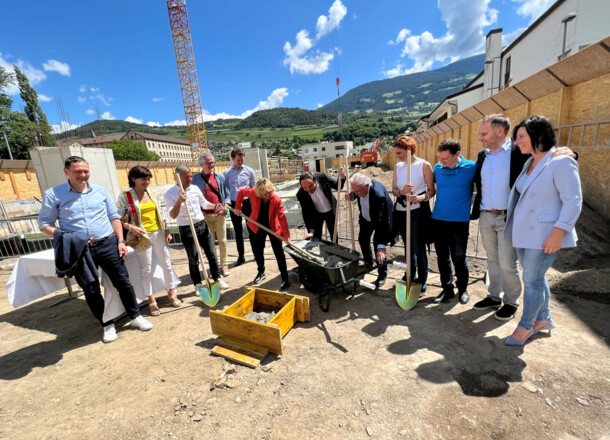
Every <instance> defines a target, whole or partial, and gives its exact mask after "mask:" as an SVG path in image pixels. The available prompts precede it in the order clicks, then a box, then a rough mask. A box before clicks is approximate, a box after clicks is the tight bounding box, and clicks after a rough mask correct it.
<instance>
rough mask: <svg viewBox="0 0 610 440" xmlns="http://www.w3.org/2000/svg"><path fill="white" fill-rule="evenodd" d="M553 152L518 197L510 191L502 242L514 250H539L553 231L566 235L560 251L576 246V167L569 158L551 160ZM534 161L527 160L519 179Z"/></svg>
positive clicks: (578, 206)
mask: <svg viewBox="0 0 610 440" xmlns="http://www.w3.org/2000/svg"><path fill="white" fill-rule="evenodd" d="M555 151H556V148H555V147H553V148H551V149H550V150H549V151H548V152H547V154H546V155H545V156H544V157H543V158H542V160H541V161H540V162H539V163H538V165H537V166H536V168H534V170H533V171H532V173H531V174H530V175H529V176H527V180H526V182H525V185H524V187H523V192H522V193H521V194H519V192H518V191H517V189H516V188H517V185H513V188H512V189H511V191H510V196H509V198H508V214H507V217H506V227H505V228H504V238H505V239H506V240H510V239H512V241H513V246H514V247H516V248H526V249H541V248H542V244H543V243H544V241H545V240H546V239H547V237H548V236H549V235H550V234H551V232H552V231H553V228H555V227H557V228H561V229H564V230H565V231H566V233H565V234H564V236H563V240H562V242H561V247H562V248H566V247H574V246H576V240H577V237H576V231H575V230H574V225H575V224H576V220H578V216H579V215H580V210H581V208H582V191H581V188H580V178H579V176H578V164H577V163H576V161H575V160H574V159H572V158H571V157H569V156H565V155H564V156H556V157H551V155H552V154H553V152H555ZM533 160H534V158H533V157H530V158H529V159H528V160H527V162H526V163H525V165H524V166H523V170H522V171H521V174H520V175H519V177H521V176H522V175H523V174H525V173H526V170H527V169H529V167H530V164H531V163H532V161H533Z"/></svg>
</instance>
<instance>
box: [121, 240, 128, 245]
mask: <svg viewBox="0 0 610 440" xmlns="http://www.w3.org/2000/svg"><path fill="white" fill-rule="evenodd" d="M121 243H123V244H127V242H126V241H125V240H119V244H121Z"/></svg>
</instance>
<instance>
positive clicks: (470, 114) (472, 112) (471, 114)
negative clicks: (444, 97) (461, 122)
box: [461, 107, 483, 123]
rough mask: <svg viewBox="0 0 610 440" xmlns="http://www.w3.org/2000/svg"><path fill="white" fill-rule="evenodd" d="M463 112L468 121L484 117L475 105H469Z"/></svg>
mask: <svg viewBox="0 0 610 440" xmlns="http://www.w3.org/2000/svg"><path fill="white" fill-rule="evenodd" d="M461 113H462V114H463V115H464V116H465V117H466V118H467V119H468V123H470V121H472V122H474V121H478V120H479V119H481V118H482V117H483V116H482V115H481V113H479V112H478V111H477V110H476V109H475V108H474V107H469V108H467V109H466V110H464V111H462V112H461Z"/></svg>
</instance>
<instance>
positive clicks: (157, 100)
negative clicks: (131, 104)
mask: <svg viewBox="0 0 610 440" xmlns="http://www.w3.org/2000/svg"><path fill="white" fill-rule="evenodd" d="M164 99H165V98H153V99H152V100H153V102H160V101H163V100H164Z"/></svg>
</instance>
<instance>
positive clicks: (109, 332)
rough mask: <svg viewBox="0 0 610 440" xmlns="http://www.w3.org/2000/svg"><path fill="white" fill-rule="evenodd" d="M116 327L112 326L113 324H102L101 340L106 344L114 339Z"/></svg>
mask: <svg viewBox="0 0 610 440" xmlns="http://www.w3.org/2000/svg"><path fill="white" fill-rule="evenodd" d="M116 338H117V335H116V329H115V328H114V324H108V325H106V326H104V336H102V342H103V343H104V344H108V343H110V342H113V341H116Z"/></svg>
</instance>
